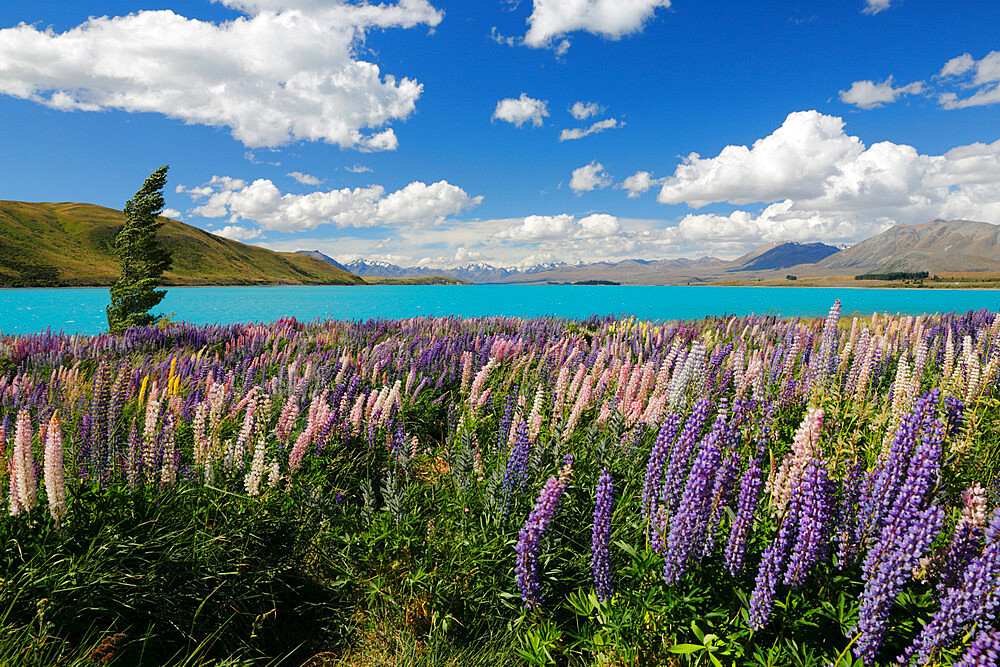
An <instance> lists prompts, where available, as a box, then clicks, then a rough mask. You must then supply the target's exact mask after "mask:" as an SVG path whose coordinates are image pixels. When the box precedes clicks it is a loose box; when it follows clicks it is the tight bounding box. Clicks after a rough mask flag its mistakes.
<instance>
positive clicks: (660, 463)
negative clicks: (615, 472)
mask: <svg viewBox="0 0 1000 667" xmlns="http://www.w3.org/2000/svg"><path fill="white" fill-rule="evenodd" d="M680 423H681V416H680V415H679V414H678V413H676V412H671V413H670V414H669V415H667V417H666V418H665V419H664V420H663V425H662V426H661V427H660V431H659V433H657V434H656V441H655V442H654V443H653V448H652V450H651V451H650V452H649V461H648V462H647V463H646V479H645V481H644V483H643V486H642V517H643V518H644V519H645V520H646V521H649V520H650V518H651V517H652V515H653V508H654V507H655V505H656V501H657V500H658V497H659V495H660V484H661V483H662V482H663V468H664V467H665V466H666V463H667V457H668V456H669V455H670V448H671V447H672V446H673V444H674V440H676V439H677V431H678V430H679V429H680Z"/></svg>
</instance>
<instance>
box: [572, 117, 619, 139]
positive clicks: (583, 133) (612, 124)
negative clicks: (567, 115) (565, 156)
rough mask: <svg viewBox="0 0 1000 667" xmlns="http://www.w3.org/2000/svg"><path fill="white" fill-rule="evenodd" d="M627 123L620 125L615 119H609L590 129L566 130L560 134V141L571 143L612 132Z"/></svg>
mask: <svg viewBox="0 0 1000 667" xmlns="http://www.w3.org/2000/svg"><path fill="white" fill-rule="evenodd" d="M623 125H625V123H619V122H618V121H617V120H616V119H614V118H608V119H607V120H599V121H597V122H596V123H593V124H592V125H591V126H590V127H587V128H582V127H574V128H571V129H570V128H567V129H564V130H563V131H562V132H560V133H559V141H569V140H571V139H582V138H583V137H587V136H590V135H591V134H597V133H598V132H603V131H604V130H611V129H614V128H616V127H622V126H623Z"/></svg>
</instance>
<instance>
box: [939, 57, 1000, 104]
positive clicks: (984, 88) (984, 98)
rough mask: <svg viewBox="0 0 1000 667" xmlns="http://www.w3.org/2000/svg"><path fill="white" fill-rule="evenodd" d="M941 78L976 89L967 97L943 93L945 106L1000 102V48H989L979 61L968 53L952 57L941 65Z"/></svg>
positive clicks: (941, 101) (941, 98)
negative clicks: (998, 49) (996, 49)
mask: <svg viewBox="0 0 1000 667" xmlns="http://www.w3.org/2000/svg"><path fill="white" fill-rule="evenodd" d="M970 74H971V76H969V75H970ZM938 77H939V78H941V79H942V80H944V81H946V82H947V83H952V84H955V85H957V86H958V87H959V88H960V89H964V88H975V92H974V93H973V94H972V95H968V96H966V97H959V94H958V93H957V92H944V93H942V94H941V95H940V96H939V98H938V101H939V102H940V104H941V106H942V107H944V108H945V109H967V108H969V107H978V106H986V105H990V104H997V103H1000V51H990V52H989V53H988V54H986V55H985V56H984V57H983V58H982V59H980V60H976V59H975V58H973V57H972V55H971V54H968V53H964V54H962V55H960V56H958V57H956V58H952V59H951V60H949V61H948V62H946V63H945V64H944V67H942V68H941V72H940V73H939V74H938Z"/></svg>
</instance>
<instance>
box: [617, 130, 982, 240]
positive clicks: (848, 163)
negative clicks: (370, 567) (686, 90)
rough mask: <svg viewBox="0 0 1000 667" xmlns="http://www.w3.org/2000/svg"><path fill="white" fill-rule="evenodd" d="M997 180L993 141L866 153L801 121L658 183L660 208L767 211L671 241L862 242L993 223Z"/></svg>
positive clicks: (684, 230) (711, 217) (685, 225)
mask: <svg viewBox="0 0 1000 667" xmlns="http://www.w3.org/2000/svg"><path fill="white" fill-rule="evenodd" d="M998 174H1000V141H996V142H994V143H992V144H981V143H976V144H971V145H968V146H959V147H957V148H954V149H952V150H950V151H948V152H947V153H945V154H944V155H922V154H920V153H918V152H917V150H916V149H915V148H914V147H912V146H908V145H905V144H895V143H892V142H888V141H883V142H879V143H875V144H872V145H870V146H867V147H866V146H865V145H864V143H862V142H861V140H860V139H858V138H857V137H853V136H849V135H848V134H846V133H845V132H844V122H843V120H842V119H841V118H837V117H834V116H826V115H823V114H820V113H818V112H816V111H801V112H795V113H792V114H789V116H788V117H787V118H786V119H785V122H784V123H783V124H782V126H781V127H780V128H778V129H777V130H775V131H774V132H773V133H772V134H771V135H769V136H767V137H764V138H762V139H759V140H757V141H756V142H754V144H753V146H752V147H749V148H748V147H746V146H727V147H726V148H724V149H723V150H722V152H721V153H719V155H717V156H716V157H712V158H702V157H700V156H698V155H697V154H694V153H693V154H691V156H689V157H688V158H687V159H685V160H684V162H683V163H682V164H680V165H679V166H678V167H677V168H676V170H675V172H674V174H673V176H671V177H669V178H667V179H666V180H665V181H664V183H663V187H662V189H661V191H660V194H659V201H660V202H662V203H665V204H680V203H684V204H687V205H689V206H691V207H694V208H700V207H702V206H705V205H707V204H710V203H713V202H728V203H730V204H737V205H740V204H749V203H753V202H765V203H766V204H768V205H767V206H766V208H765V209H764V210H763V212H761V213H760V214H759V215H755V214H753V213H751V212H749V211H742V210H738V211H735V212H733V213H731V214H730V215H716V214H701V215H689V216H687V217H686V218H685V219H684V220H683V221H682V223H681V225H679V227H678V229H677V231H674V232H670V234H671V235H672V236H670V239H673V240H674V241H684V242H688V243H690V242H698V241H705V240H707V239H709V238H716V239H717V241H718V242H719V243H722V242H735V241H736V240H738V239H742V240H743V242H744V243H746V244H753V243H756V244H758V245H759V243H760V242H761V241H762V240H763V241H767V240H782V239H792V240H821V241H846V240H859V239H860V238H863V237H865V236H868V235H870V234H872V233H875V232H876V231H880V230H881V229H882V228H884V227H885V226H887V225H890V224H911V223H919V222H926V221H928V220H932V219H934V218H938V217H941V218H952V219H953V218H964V219H968V220H982V221H986V222H993V223H1000V176H998ZM636 176H637V177H639V175H638V174H637V175H636ZM642 179H643V177H639V178H637V179H636V184H639V185H641V181H642Z"/></svg>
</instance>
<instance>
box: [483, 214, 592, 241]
mask: <svg viewBox="0 0 1000 667" xmlns="http://www.w3.org/2000/svg"><path fill="white" fill-rule="evenodd" d="M575 228H576V220H574V218H573V216H571V215H568V214H566V213H563V214H561V215H529V216H527V217H525V218H524V220H523V221H522V222H521V224H520V226H518V227H514V228H511V229H507V230H504V231H502V232H499V233H497V234H496V238H499V239H510V240H513V241H543V240H548V239H563V238H566V237H568V236H570V235H571V233H572V232H573V231H575Z"/></svg>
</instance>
